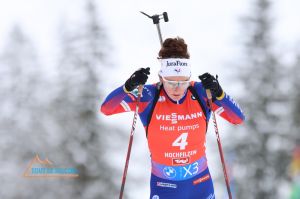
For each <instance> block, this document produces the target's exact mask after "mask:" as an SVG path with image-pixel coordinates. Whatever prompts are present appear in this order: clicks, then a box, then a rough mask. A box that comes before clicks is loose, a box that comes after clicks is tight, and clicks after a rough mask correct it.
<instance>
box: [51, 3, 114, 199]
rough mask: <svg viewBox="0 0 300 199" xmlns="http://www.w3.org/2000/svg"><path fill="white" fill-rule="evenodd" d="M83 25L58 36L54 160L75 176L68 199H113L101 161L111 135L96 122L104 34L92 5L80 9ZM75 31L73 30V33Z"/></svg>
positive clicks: (106, 167)
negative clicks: (61, 160) (64, 161)
mask: <svg viewBox="0 0 300 199" xmlns="http://www.w3.org/2000/svg"><path fill="white" fill-rule="evenodd" d="M85 14H86V15H85V17H84V21H83V22H82V23H81V24H76V27H77V28H74V29H73V28H72V27H71V28H70V27H69V26H65V27H64V30H63V34H62V39H61V45H62V52H61V59H60V60H61V61H60V64H59V66H58V68H59V79H60V80H59V85H58V88H59V92H58V96H57V97H56V100H55V101H54V102H53V104H52V106H51V109H52V110H49V111H51V112H52V114H53V117H54V118H56V123H57V124H58V126H59V129H60V130H59V131H60V132H59V134H60V136H61V139H60V144H59V147H58V148H57V150H58V151H56V152H55V153H56V154H59V153H61V155H60V156H61V157H68V158H67V160H68V162H70V163H71V164H73V165H74V166H76V168H77V169H78V170H79V175H80V177H79V178H78V179H77V180H75V181H74V183H73V184H72V185H70V186H71V191H70V192H71V193H70V194H69V195H68V197H71V198H95V199H96V198H109V197H111V196H113V195H115V196H116V195H117V191H118V187H117V186H116V184H115V183H114V179H115V175H116V174H117V173H116V172H114V171H113V170H112V167H111V166H110V165H109V163H110V159H108V158H107V156H106V155H107V153H110V152H109V149H110V147H112V146H111V145H114V144H117V142H112V141H111V140H109V136H108V135H109V134H112V133H113V134H117V133H118V132H116V130H114V129H112V128H110V130H108V127H107V126H106V125H105V124H104V123H102V122H101V120H99V114H100V113H99V108H100V103H101V101H100V99H101V97H102V96H101V88H100V87H99V86H100V85H101V83H102V80H101V75H103V74H102V73H101V70H102V69H103V68H104V67H108V65H107V63H106V60H105V59H106V56H107V55H106V52H107V51H109V50H110V49H109V48H108V44H107V39H106V35H105V31H104V29H103V27H102V26H101V24H99V17H98V11H97V7H96V5H95V3H94V1H92V0H90V1H88V2H87V4H86V11H85ZM78 27H79V28H78Z"/></svg>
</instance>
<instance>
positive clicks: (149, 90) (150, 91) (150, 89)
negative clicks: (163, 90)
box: [143, 83, 160, 98]
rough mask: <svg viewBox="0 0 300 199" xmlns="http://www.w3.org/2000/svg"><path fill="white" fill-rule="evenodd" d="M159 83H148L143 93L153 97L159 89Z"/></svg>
mask: <svg viewBox="0 0 300 199" xmlns="http://www.w3.org/2000/svg"><path fill="white" fill-rule="evenodd" d="M159 88H160V85H159V83H153V84H146V85H145V86H144V90H143V95H146V96H148V97H150V98H153V97H154V96H155V94H156V93H157V92H158V91H159Z"/></svg>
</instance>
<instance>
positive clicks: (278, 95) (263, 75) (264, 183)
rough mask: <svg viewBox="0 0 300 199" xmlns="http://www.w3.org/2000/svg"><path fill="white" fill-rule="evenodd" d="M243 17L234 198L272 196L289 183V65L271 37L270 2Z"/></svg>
mask: <svg viewBox="0 0 300 199" xmlns="http://www.w3.org/2000/svg"><path fill="white" fill-rule="evenodd" d="M253 5H254V7H253V12H252V14H251V15H250V16H247V17H245V18H243V25H244V26H245V28H244V30H245V31H244V32H245V35H244V36H245V37H246V42H245V47H244V50H245V51H244V57H243V58H242V60H241V61H242V62H241V63H239V66H240V68H239V70H238V74H237V76H238V77H239V78H240V82H241V85H242V86H241V93H240V96H241V97H240V99H238V101H239V102H240V105H241V107H242V109H243V110H244V112H245V115H246V121H245V124H244V125H243V127H239V128H235V129H234V131H235V132H236V133H235V134H234V135H232V142H231V143H230V144H231V146H228V148H230V150H231V151H232V153H234V154H235V156H236V158H235V165H234V176H233V179H234V181H235V184H236V186H235V192H236V198H245V199H246V198H249V199H250V198H256V199H273V198H278V197H279V196H281V195H280V194H281V191H282V190H281V189H280V186H281V185H283V184H285V183H286V182H287V181H288V176H287V168H288V164H289V154H290V149H291V148H290V145H291V144H292V143H293V136H292V133H291V132H290V130H289V127H290V125H291V122H290V119H289V117H290V111H291V109H290V106H289V102H290V98H289V95H290V93H289V92H288V91H289V90H288V89H287V87H289V81H288V76H287V75H288V73H287V72H286V71H287V67H286V66H285V65H284V64H283V63H281V60H280V55H279V54H277V53H276V49H275V47H274V45H273V44H274V43H275V41H274V40H273V38H272V25H273V20H272V17H271V12H270V11H271V2H270V1H269V0H256V1H255V3H254V4H253Z"/></svg>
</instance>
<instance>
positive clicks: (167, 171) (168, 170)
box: [164, 167, 176, 178]
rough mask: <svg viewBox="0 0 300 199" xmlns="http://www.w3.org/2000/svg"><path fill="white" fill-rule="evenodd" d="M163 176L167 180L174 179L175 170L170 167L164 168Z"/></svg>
mask: <svg viewBox="0 0 300 199" xmlns="http://www.w3.org/2000/svg"><path fill="white" fill-rule="evenodd" d="M164 175H165V176H166V177H167V178H175V177H176V170H175V169H174V168H172V167H165V168H164Z"/></svg>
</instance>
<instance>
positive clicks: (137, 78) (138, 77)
mask: <svg viewBox="0 0 300 199" xmlns="http://www.w3.org/2000/svg"><path fill="white" fill-rule="evenodd" d="M148 75H150V68H149V67H147V68H140V69H138V70H137V71H135V72H134V73H133V74H132V75H131V76H130V77H129V79H128V80H127V81H126V82H125V85H124V86H125V89H126V91H127V92H130V91H133V90H134V89H135V88H136V87H137V86H138V85H141V84H145V83H146V82H147V79H148Z"/></svg>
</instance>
